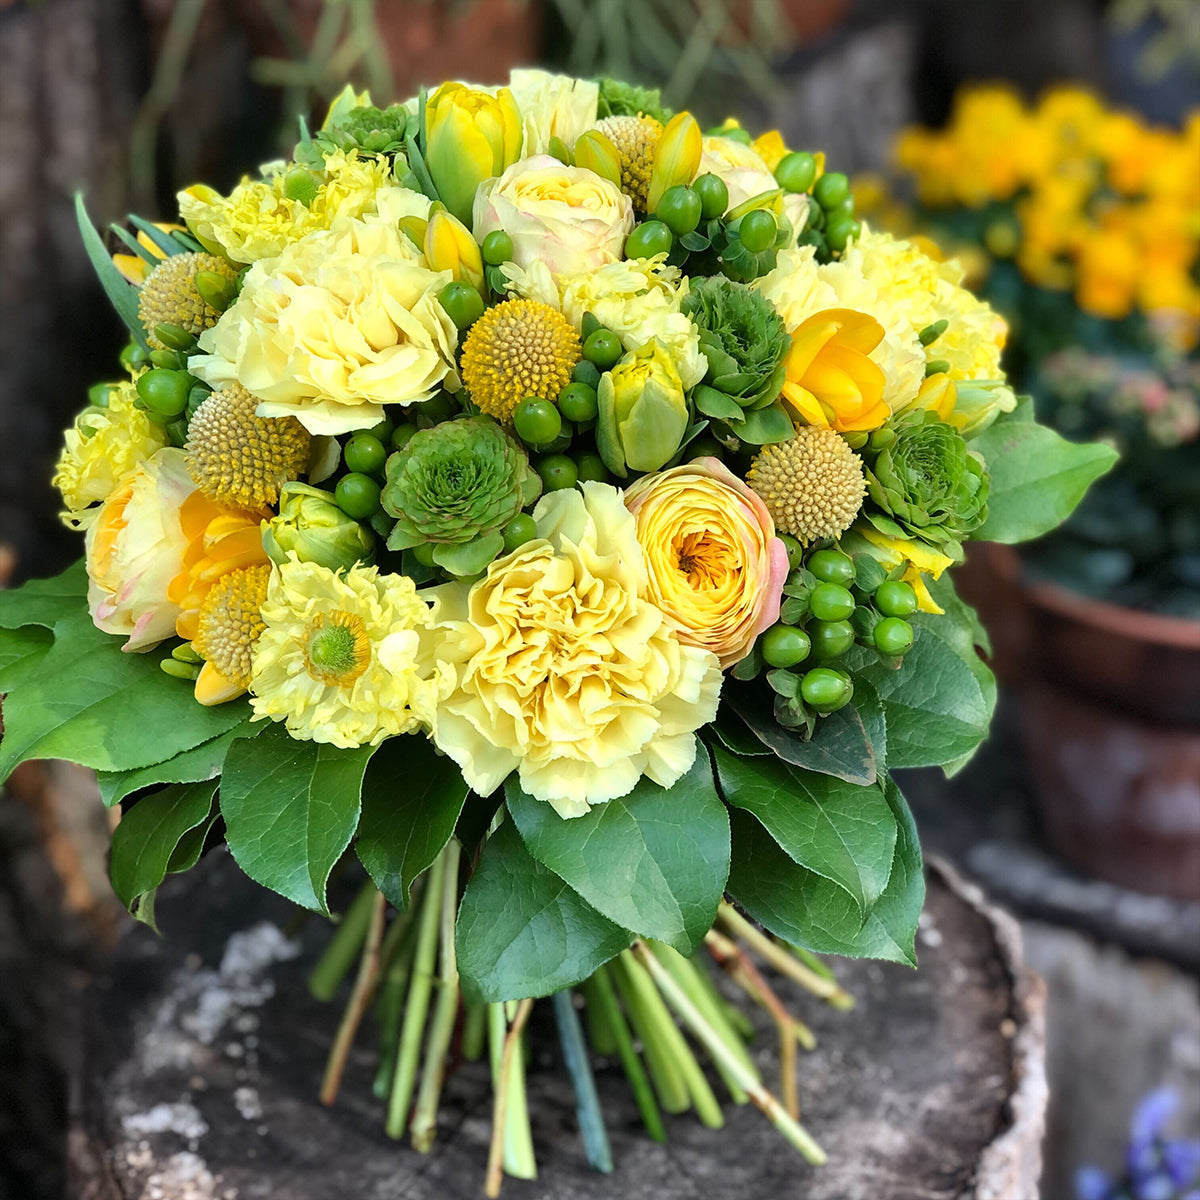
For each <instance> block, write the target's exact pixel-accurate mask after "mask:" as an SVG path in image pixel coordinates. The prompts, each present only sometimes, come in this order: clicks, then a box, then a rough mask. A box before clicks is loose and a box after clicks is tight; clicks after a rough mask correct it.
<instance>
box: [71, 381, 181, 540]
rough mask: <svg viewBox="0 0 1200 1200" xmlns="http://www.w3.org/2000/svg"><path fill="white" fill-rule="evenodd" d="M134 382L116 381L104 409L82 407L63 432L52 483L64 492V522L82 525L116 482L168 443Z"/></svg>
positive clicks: (115, 485) (86, 524) (84, 527)
mask: <svg viewBox="0 0 1200 1200" xmlns="http://www.w3.org/2000/svg"><path fill="white" fill-rule="evenodd" d="M136 395H137V392H136V390H135V389H134V386H133V384H132V383H128V382H126V383H115V384H113V386H112V387H111V388H110V389H109V392H108V405H107V407H105V408H88V409H85V410H84V411H83V412H82V413H81V414H80V415H79V416H78V417H77V418H76V420H75V424H74V425H72V426H71V428H70V429H68V430H67V431H66V433H65V434H64V435H63V449H62V453H61V454H60V455H59V456H58V463H57V464H56V465H55V468H54V479H53V481H52V482H53V484H54V486H55V487H56V488H58V490H59V491H60V492H61V493H62V498H63V502H64V503H65V504H66V506H67V507H66V511H65V512H63V513H62V514H61V517H62V521H63V524H65V525H68V526H69V527H70V528H72V529H86V528H87V526H88V525H90V524H91V522H92V520H93V519H94V518H95V516H96V513H97V512H98V511H99V510H98V509H97V508H96V507H94V506H95V505H97V504H99V503H101V502H102V501H104V500H107V499H108V497H109V496H110V495H112V493H113V492H114V491H115V490H116V487H117V484H119V483H120V482H121V480H123V479H124V478H126V476H128V475H129V474H130V472H131V471H133V470H134V469H135V468H136V467H138V466H140V465H141V464H142V463H144V462H145V461H146V460H147V459H149V458H150V457H151V456H152V455H153V454H155V453H156V452H157V451H159V450H161V449H162V448H163V446H165V445H166V444H167V434H166V430H165V429H163V427H162V426H161V425H156V424H155V423H154V422H153V421H151V420H150V418H149V417H148V416H147V415H146V414H145V412H144V411H142V410H141V409H140V408H138V407H136V405H135V404H134V398H135V397H136Z"/></svg>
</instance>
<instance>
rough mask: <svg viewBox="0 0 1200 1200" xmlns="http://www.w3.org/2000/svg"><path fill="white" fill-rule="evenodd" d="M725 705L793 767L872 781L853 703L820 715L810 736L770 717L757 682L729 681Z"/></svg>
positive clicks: (869, 753) (870, 758)
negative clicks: (826, 714)
mask: <svg viewBox="0 0 1200 1200" xmlns="http://www.w3.org/2000/svg"><path fill="white" fill-rule="evenodd" d="M722 699H723V700H724V702H725V704H726V705H727V706H728V707H729V708H730V709H732V710H733V711H734V712H735V713H737V715H738V716H739V717H740V718H741V719H742V721H743V722H745V724H746V726H747V727H748V728H749V729H750V731H751V732H752V733H753V734H754V736H755V737H757V738H758V739H759V741H761V742H762V743H763V745H765V746H767V747H769V748H770V750H771V751H773V752H774V753H775V754H777V755H778V756H779V757H780V758H782V759H783V761H784V762H789V763H791V764H792V765H793V766H796V767H803V768H804V769H805V770H806V771H817V772H819V773H820V774H822V775H835V776H837V778H838V779H844V780H845V781H846V782H847V783H857V784H860V785H865V784H870V783H874V782H875V777H876V775H877V773H878V764H877V763H876V761H875V753H874V751H873V750H872V748H871V743H870V742H869V741H868V739H867V731H866V728H865V726H864V725H863V722H862V718H861V717H860V716H859V715H858V711H857V709H856V708H855V707H854V706H853V705H850V704H848V705H846V707H845V708H841V709H838V711H837V712H835V713H830V714H829V715H828V716H826V717H822V718H821V719H820V720H819V721H818V722H817V727H816V730H815V732H814V733H813V736H812V737H811V738H803V737H801V736H800V734H799V733H797V732H795V731H794V730H791V729H785V728H784V727H783V726H782V725H780V724H779V722H778V721H777V720H776V719H775V710H774V704H773V701H772V700H771V697H770V695H769V694H768V693H767V692H766V691H764V689H763V688H761V687H758V686H734V685H733V684H731V683H729V682H728V681H727V682H726V684H725V688H724V691H723V693H722Z"/></svg>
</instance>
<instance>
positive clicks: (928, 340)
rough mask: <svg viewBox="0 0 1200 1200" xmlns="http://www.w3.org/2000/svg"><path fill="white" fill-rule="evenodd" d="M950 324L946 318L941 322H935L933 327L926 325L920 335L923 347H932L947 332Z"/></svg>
mask: <svg viewBox="0 0 1200 1200" xmlns="http://www.w3.org/2000/svg"><path fill="white" fill-rule="evenodd" d="M949 324H950V322H949V321H947V320H946V318H945V317H942V318H941V319H940V320H937V321H934V323H933V324H932V325H926V326H925V328H924V329H922V330H921V332H920V334H918V336H919V337H920V339H921V345H922V346H932V345H933V343H934V342H936V341H937V340H938V338H940V337H941V336H942V334H943V333H945V332H946V327H947V326H948V325H949Z"/></svg>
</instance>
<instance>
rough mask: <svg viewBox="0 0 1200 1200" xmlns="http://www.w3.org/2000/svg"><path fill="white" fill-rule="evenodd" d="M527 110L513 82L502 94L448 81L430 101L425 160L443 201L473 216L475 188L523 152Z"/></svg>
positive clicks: (456, 211) (454, 210)
mask: <svg viewBox="0 0 1200 1200" xmlns="http://www.w3.org/2000/svg"><path fill="white" fill-rule="evenodd" d="M522 137H523V135H522V132H521V112H520V110H519V109H518V108H517V102H516V101H515V100H514V99H513V94H512V92H511V91H510V90H509V89H508V88H501V89H500V90H499V91H498V92H497V93H496V95H494V96H492V95H489V94H488V93H487V92H481V91H476V90H475V89H474V88H469V87H466V86H464V85H463V84H461V83H444V84H442V86H441V87H440V88H438V89H437V91H436V92H434V93H433V95H432V96H430V97H429V101H428V103H427V104H426V107H425V164H426V166H427V167H428V168H429V174H430V177H431V178H432V179H433V183H434V186H435V187H436V188H437V190H438V195H439V196H440V197H441V198H442V202H443V203H444V204H445V205H446V207H447V208H448V209H449V210H450V212H451V213H453V215H454V216H456V217H457V218H458V219H459V220H460V221H463V222H467V221H470V219H471V207H472V205H473V204H474V203H475V191H476V189H477V188H478V187H479V185H480V184H481V183H482V182H483V181H484V180H485V179H492V178H494V177H495V176H497V175H501V174H503V173H504V171H505V170H506V169H507V168H508V167H509V166H511V165H512V164H513V163H514V162H516V161H517V159H518V158H519V157H520V154H521V141H522Z"/></svg>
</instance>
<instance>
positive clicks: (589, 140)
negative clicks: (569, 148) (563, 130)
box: [575, 129, 621, 187]
mask: <svg viewBox="0 0 1200 1200" xmlns="http://www.w3.org/2000/svg"><path fill="white" fill-rule="evenodd" d="M575 165H576V166H577V167H584V168H586V169H587V170H589V171H591V172H593V173H594V174H596V175H599V176H600V177H601V178H602V179H607V180H608V181H609V183H612V184H615V185H616V186H617V187H620V186H621V155H620V154H619V153H618V151H617V148H616V146H614V145H613V144H612V142H611V141H610V140H609V139H608V138H606V137H605V136H604V134H602V133H601V132H600V130H598V129H589V130H588V131H587V132H586V133H581V134H580V135H579V137H578V139H577V140H576V142H575Z"/></svg>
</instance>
